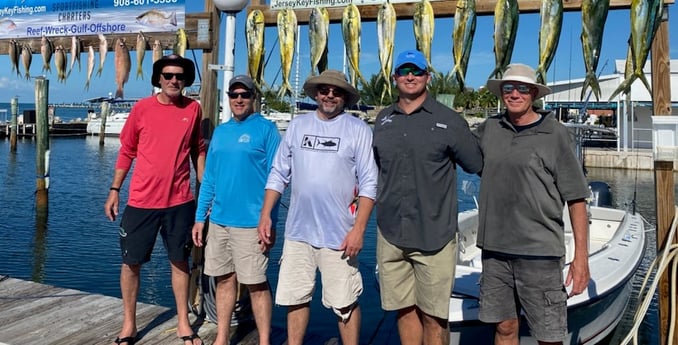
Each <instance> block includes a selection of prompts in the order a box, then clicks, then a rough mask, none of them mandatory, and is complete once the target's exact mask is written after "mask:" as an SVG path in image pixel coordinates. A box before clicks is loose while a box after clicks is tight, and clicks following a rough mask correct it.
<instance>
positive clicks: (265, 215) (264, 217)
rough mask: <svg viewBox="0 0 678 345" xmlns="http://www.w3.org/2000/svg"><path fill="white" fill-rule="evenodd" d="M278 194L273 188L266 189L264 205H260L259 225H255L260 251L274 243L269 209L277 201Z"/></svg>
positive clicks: (273, 231) (271, 208) (269, 247)
mask: <svg viewBox="0 0 678 345" xmlns="http://www.w3.org/2000/svg"><path fill="white" fill-rule="evenodd" d="M280 195H281V194H280V192H278V191H276V190H273V189H266V192H265V193H264V205H263V206H262V207H261V214H260V215H259V225H258V226H257V231H258V233H259V241H260V242H261V250H262V251H267V250H269V249H271V247H273V244H275V229H273V224H272V221H271V211H272V210H273V207H274V206H275V205H276V204H277V203H278V199H280Z"/></svg>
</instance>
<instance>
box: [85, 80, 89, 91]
mask: <svg viewBox="0 0 678 345" xmlns="http://www.w3.org/2000/svg"><path fill="white" fill-rule="evenodd" d="M85 90H89V79H87V82H85Z"/></svg>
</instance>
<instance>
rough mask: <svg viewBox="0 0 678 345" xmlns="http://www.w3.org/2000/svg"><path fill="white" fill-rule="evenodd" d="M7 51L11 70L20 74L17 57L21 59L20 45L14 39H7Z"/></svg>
mask: <svg viewBox="0 0 678 345" xmlns="http://www.w3.org/2000/svg"><path fill="white" fill-rule="evenodd" d="M7 52H8V53H9V60H10V62H11V63H12V72H14V71H15V70H16V75H18V76H21V73H19V59H21V47H20V46H19V43H17V41H16V40H9V47H8V48H7Z"/></svg>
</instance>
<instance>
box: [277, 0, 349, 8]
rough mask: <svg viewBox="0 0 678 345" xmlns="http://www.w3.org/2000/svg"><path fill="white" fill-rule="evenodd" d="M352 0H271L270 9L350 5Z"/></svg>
mask: <svg viewBox="0 0 678 345" xmlns="http://www.w3.org/2000/svg"><path fill="white" fill-rule="evenodd" d="M352 2H353V1H352V0H278V1H271V9H272V10H280V9H284V8H292V9H297V8H311V7H318V6H321V7H338V6H346V5H350V4H351V3H352Z"/></svg>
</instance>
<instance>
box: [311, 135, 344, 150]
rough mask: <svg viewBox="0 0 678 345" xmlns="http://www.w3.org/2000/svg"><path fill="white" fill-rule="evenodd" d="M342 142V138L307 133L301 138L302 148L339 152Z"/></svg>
mask: <svg viewBox="0 0 678 345" xmlns="http://www.w3.org/2000/svg"><path fill="white" fill-rule="evenodd" d="M340 143H341V138H336V137H321V136H317V135H310V134H306V135H304V137H303V138H302V139H301V148H302V149H306V150H312V151H323V152H338V151H339V144H340Z"/></svg>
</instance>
